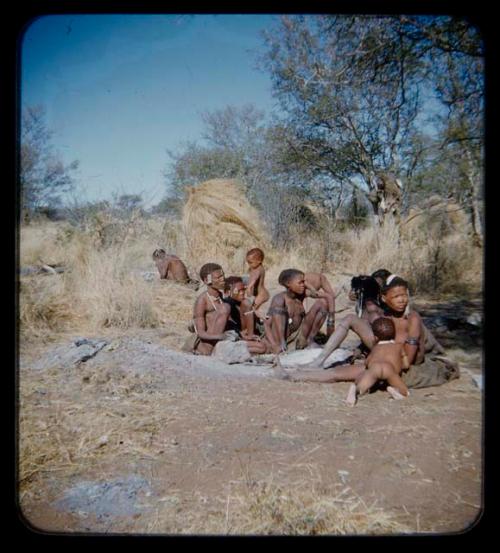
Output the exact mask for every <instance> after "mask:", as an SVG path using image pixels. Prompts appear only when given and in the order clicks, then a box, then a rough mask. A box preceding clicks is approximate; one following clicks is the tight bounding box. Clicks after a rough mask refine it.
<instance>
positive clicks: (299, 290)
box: [264, 269, 327, 353]
mask: <svg viewBox="0 0 500 553" xmlns="http://www.w3.org/2000/svg"><path fill="white" fill-rule="evenodd" d="M278 282H279V283H280V284H281V285H282V286H284V287H285V288H286V291H285V292H280V293H278V294H276V295H275V296H273V298H272V300H271V306H270V308H269V311H268V317H267V319H266V320H265V322H264V327H265V333H266V338H267V340H268V342H269V343H270V346H271V349H272V351H273V352H274V353H281V352H283V351H286V350H293V349H304V348H305V347H307V346H309V345H311V344H312V342H313V340H314V337H315V336H316V334H317V333H318V331H319V329H320V328H321V325H322V324H323V323H324V322H325V319H326V315H327V303H326V300H325V299H322V298H321V299H318V300H316V302H315V303H314V305H313V306H312V307H311V309H310V310H309V312H308V313H306V312H305V309H304V304H303V302H304V299H305V297H306V284H305V275H304V273H303V272H302V271H299V270H297V269H285V270H284V271H281V273H280V275H279V277H278Z"/></svg>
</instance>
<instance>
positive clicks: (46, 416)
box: [19, 302, 482, 534]
mask: <svg viewBox="0 0 500 553" xmlns="http://www.w3.org/2000/svg"><path fill="white" fill-rule="evenodd" d="M449 306H451V307H450V309H452V311H453V309H455V311H456V309H457V305H452V304H449ZM420 307H421V311H422V312H423V314H425V313H426V312H427V314H428V315H429V316H432V314H433V309H436V307H435V305H433V304H432V303H431V302H428V303H426V304H423V303H422V304H421V306H420ZM460 307H463V308H464V309H465V308H467V309H476V310H477V308H478V305H477V302H476V303H475V304H473V305H472V307H471V306H470V305H469V306H468V307H467V306H465V307H464V306H463V305H461V306H460ZM426 310H427V311H426ZM440 312H442V308H440ZM429 320H430V319H429ZM438 322H439V321H438ZM460 332H462V331H461V330H460V328H458V327H457V328H456V329H455V332H452V333H450V332H449V331H446V332H445V331H444V330H443V332H442V336H441V337H442V339H443V340H444V341H445V342H446V346H447V347H448V348H449V353H450V355H451V356H452V357H454V358H455V359H456V360H457V361H459V363H460V367H461V369H462V377H461V378H460V379H459V380H455V381H452V382H450V383H448V384H446V385H444V386H440V387H434V388H426V389H419V390H413V391H412V394H411V397H410V399H409V400H406V401H394V400H392V399H389V397H388V394H387V393H385V392H381V391H378V392H375V393H372V394H369V395H367V396H365V397H364V398H362V399H361V400H360V401H359V403H358V404H357V405H356V407H354V408H349V407H347V406H346V405H345V404H344V398H345V395H346V393H347V389H348V386H349V384H347V383H338V384H314V383H293V382H289V381H280V380H277V379H275V378H274V377H273V373H272V369H270V368H269V367H260V368H255V367H252V366H251V365H239V366H223V365H221V364H217V363H216V364H213V363H212V364H211V361H212V360H204V359H203V358H197V359H196V362H194V363H192V362H189V361H186V362H183V361H182V362H181V361H180V357H179V356H178V354H176V353H172V350H173V349H177V350H178V349H179V341H180V338H181V336H183V335H185V330H184V326H183V324H180V323H179V324H177V325H176V324H173V325H171V326H170V327H169V328H168V330H161V331H160V330H142V331H136V332H134V333H128V334H120V333H117V332H115V333H114V334H112V333H109V334H106V335H104V334H103V335H100V336H99V337H94V338H102V339H105V340H106V342H107V345H106V347H105V348H103V349H102V350H101V351H100V352H99V353H98V354H97V355H96V356H95V357H93V358H92V359H89V360H88V361H86V362H84V363H81V364H80V365H78V366H63V365H64V364H61V363H59V364H58V363H57V362H52V363H47V362H46V361H47V359H49V358H50V356H51V355H52V354H53V352H54V349H55V348H57V347H61V346H64V344H68V343H70V342H71V340H74V339H76V338H77V337H76V336H65V337H61V338H60V339H59V341H58V342H57V343H55V344H50V345H46V346H43V347H42V346H40V347H38V348H32V349H31V350H29V351H24V350H23V353H22V355H21V358H20V368H19V377H20V388H19V390H20V417H19V421H20V429H19V445H20V478H21V481H20V485H19V501H20V505H21V512H22V515H23V516H24V518H25V519H26V521H27V523H28V524H30V525H32V526H33V527H35V528H36V529H38V530H42V531H50V532H85V533H89V532H92V533H94V532H97V533H148V534H149V533H152V534H178V533H187V534H234V533H235V534H259V533H309V532H312V533H314V532H316V531H320V532H323V533H344V532H346V530H344V529H343V527H341V525H340V522H339V523H338V524H336V523H335V521H330V522H329V523H328V524H326V525H323V526H321V525H316V526H315V522H314V520H313V521H312V522H311V520H312V519H314V517H316V519H315V520H316V522H317V520H319V519H320V518H321V517H323V518H325V517H327V514H328V513H325V512H323V511H322V510H321V508H319V507H318V508H315V507H314V505H320V504H321V501H323V503H322V505H325V504H328V505H330V506H331V509H334V508H335V509H339V511H338V513H339V515H338V519H339V520H340V517H341V516H344V515H346V516H347V514H349V516H357V517H358V518H354V519H353V520H354V522H353V526H352V527H351V530H350V531H349V530H347V533H364V532H370V528H371V527H370V526H369V525H367V520H368V515H370V517H371V518H370V520H371V521H372V523H373V521H374V520H375V522H376V521H377V517H378V521H379V523H380V525H379V529H378V532H379V533H380V532H381V533H391V532H393V531H396V533H397V530H398V529H399V531H404V532H412V533H413V532H416V533H422V532H440V533H441V532H456V531H461V530H463V529H465V528H466V527H468V526H469V525H471V524H472V523H473V522H474V521H475V519H476V518H477V517H478V515H479V513H480V510H481V504H482V494H481V486H482V473H481V463H482V444H481V428H482V392H481V390H480V389H479V388H478V386H477V385H476V383H475V382H474V380H473V378H472V376H473V375H477V376H479V375H481V371H482V367H481V364H482V363H481V359H482V350H481V343H480V339H479V337H478V336H479V334H478V333H476V335H477V336H476V339H475V340H474V339H473V338H474V336H473V334H474V333H471V332H466V331H465V330H464V331H463V332H462V334H464V335H465V334H467V335H468V336H469V337H471V336H472V338H470V339H471V343H468V344H467V345H466V346H464V345H463V344H464V341H463V340H462V339H460V336H461V334H460ZM320 500H321V501H320ZM327 500H328V501H330V503H328V501H327ZM314 501H316V503H314ZM325 501H326V503H325ZM301 502H302V503H301ZM311 502H312V503H311ZM297 504H298V505H299V507H298V508H297ZM301 505H303V508H302V507H301ZM292 506H295V507H294V509H295V510H293V513H292ZM306 511H307V517H306V516H305V515H304V516H303V517H302V519H301V518H300V513H301V512H304V513H305V512H306ZM335 512H337V511H335ZM297 513H299V514H297ZM292 515H293V516H292ZM287 517H288V518H287ZM293 517H294V518H293ZM292 518H293V523H290V520H292ZM306 518H307V521H306V520H305V519H306ZM287 520H288V523H287V524H288V525H287V524H285V522H286V521H287ZM384 521H385V522H384ZM308 525H309V526H308ZM384 525H385V526H384ZM304 528H305V530H304ZM308 528H309V530H308ZM311 528H315V530H310V529H311ZM318 528H319V530H318ZM352 528H355V530H352ZM373 528H376V526H375V527H373ZM384 528H385V530H384ZM372 531H376V530H372Z"/></svg>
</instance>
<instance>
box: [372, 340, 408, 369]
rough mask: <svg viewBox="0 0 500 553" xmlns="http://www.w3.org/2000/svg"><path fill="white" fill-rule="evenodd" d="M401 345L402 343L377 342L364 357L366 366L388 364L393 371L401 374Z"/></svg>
mask: <svg viewBox="0 0 500 553" xmlns="http://www.w3.org/2000/svg"><path fill="white" fill-rule="evenodd" d="M403 347H404V346H403V344H398V343H396V342H393V343H380V342H379V343H377V344H376V345H375V347H374V348H373V349H372V350H371V352H370V354H369V355H368V357H367V359H366V365H367V367H368V368H371V367H374V368H375V367H378V366H382V365H383V366H384V367H385V366H389V367H390V368H391V369H392V370H393V371H394V372H396V373H397V374H401V370H402V354H403V351H404V350H403Z"/></svg>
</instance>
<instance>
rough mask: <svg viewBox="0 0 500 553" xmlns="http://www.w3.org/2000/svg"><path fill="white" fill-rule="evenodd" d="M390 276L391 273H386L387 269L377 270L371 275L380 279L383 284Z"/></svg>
mask: <svg viewBox="0 0 500 553" xmlns="http://www.w3.org/2000/svg"><path fill="white" fill-rule="evenodd" d="M391 275H392V273H391V271H388V270H387V269H377V270H376V271H375V272H374V273H372V277H373V278H381V279H382V280H383V281H384V282H385V281H386V280H387V277H389V276H391Z"/></svg>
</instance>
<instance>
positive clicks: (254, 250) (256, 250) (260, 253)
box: [245, 248, 264, 261]
mask: <svg viewBox="0 0 500 553" xmlns="http://www.w3.org/2000/svg"><path fill="white" fill-rule="evenodd" d="M249 255H255V256H257V257H258V258H259V259H260V260H261V261H264V252H263V251H262V250H261V249H260V248H252V249H251V250H248V251H247V254H246V256H245V257H248V256H249Z"/></svg>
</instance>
